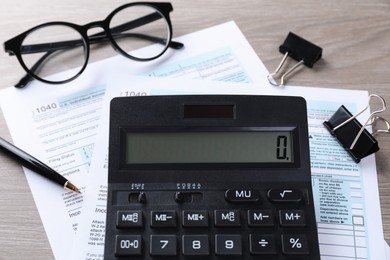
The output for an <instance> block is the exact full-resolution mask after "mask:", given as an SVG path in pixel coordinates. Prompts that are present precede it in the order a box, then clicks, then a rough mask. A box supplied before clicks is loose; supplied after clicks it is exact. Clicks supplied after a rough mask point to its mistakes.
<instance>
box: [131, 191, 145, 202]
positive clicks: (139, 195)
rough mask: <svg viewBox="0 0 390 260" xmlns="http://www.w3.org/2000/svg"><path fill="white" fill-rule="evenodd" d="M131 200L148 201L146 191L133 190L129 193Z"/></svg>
mask: <svg viewBox="0 0 390 260" xmlns="http://www.w3.org/2000/svg"><path fill="white" fill-rule="evenodd" d="M129 202H130V203H145V202H146V194H145V192H131V193H130V194H129Z"/></svg>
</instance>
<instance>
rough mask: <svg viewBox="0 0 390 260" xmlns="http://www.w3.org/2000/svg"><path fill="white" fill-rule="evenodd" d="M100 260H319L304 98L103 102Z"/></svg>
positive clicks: (226, 97)
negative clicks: (106, 105)
mask: <svg viewBox="0 0 390 260" xmlns="http://www.w3.org/2000/svg"><path fill="white" fill-rule="evenodd" d="M109 127H110V131H109V158H108V159H109V164H108V199H107V217H106V218H107V219H106V234H105V249H104V258H105V259H134V260H140V259H154V260H158V259H161V260H165V259H205V260H206V259H219V260H223V259H268V260H271V259H273V260H274V259H275V260H276V259H278V260H282V259H283V260H297V259H309V260H319V259H320V254H319V245H318V234H317V227H316V219H315V211H314V203H313V197H312V184H311V172H310V155H309V138H308V125H307V110H306V102H305V100H304V99H303V98H301V97H287V96H261V95H258V96H256V95H177V96H175V95H172V96H143V97H118V98H114V99H112V101H111V104H110V126H109Z"/></svg>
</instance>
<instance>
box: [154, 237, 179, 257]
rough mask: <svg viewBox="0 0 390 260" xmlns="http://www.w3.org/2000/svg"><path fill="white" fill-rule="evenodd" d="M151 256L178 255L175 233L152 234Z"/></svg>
mask: <svg viewBox="0 0 390 260" xmlns="http://www.w3.org/2000/svg"><path fill="white" fill-rule="evenodd" d="M150 255H151V256H175V255H177V242H176V236H175V235H151V236H150Z"/></svg>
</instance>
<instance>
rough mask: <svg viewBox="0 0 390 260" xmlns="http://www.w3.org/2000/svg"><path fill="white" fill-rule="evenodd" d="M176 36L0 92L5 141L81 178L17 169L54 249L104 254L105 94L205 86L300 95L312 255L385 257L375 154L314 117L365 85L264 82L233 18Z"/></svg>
mask: <svg viewBox="0 0 390 260" xmlns="http://www.w3.org/2000/svg"><path fill="white" fill-rule="evenodd" d="M204 39H208V40H207V44H206V43H205V42H204ZM176 40H178V41H180V42H183V43H184V44H185V49H184V50H180V51H169V52H168V53H167V54H166V55H165V56H164V57H163V58H162V59H160V60H158V61H154V62H150V63H146V64H145V63H141V64H140V63H136V62H132V61H129V60H127V59H126V58H123V57H120V56H118V57H114V58H111V59H107V60H103V61H100V62H97V63H94V64H90V65H89V67H88V69H87V70H86V71H85V72H84V75H82V76H81V77H80V78H79V79H77V80H76V81H74V82H72V83H68V84H66V86H64V85H60V86H48V85H44V84H41V83H39V82H33V83H32V84H31V86H29V87H28V88H26V89H24V90H19V89H16V88H13V87H11V88H9V89H5V90H2V91H1V92H0V103H1V106H2V110H3V113H4V116H5V118H6V121H7V124H8V127H9V129H10V132H11V135H12V138H13V140H14V143H15V144H16V145H17V146H19V147H20V148H22V149H24V150H26V151H27V152H29V153H31V154H33V155H34V156H35V157H37V158H39V159H40V160H41V161H43V162H45V163H47V164H48V165H49V166H51V167H52V168H54V169H55V170H57V171H58V172H60V173H61V174H63V175H65V176H66V177H67V178H68V179H70V180H71V181H72V182H73V183H75V184H77V186H82V190H83V194H82V195H78V194H73V193H70V192H65V191H64V192H61V190H59V188H58V186H56V185H55V184H52V183H51V182H49V181H47V180H46V179H43V178H42V177H41V176H39V175H37V174H34V173H31V172H30V171H29V170H27V169H25V172H26V175H27V178H28V182H29V185H30V187H31V190H32V193H33V196H34V200H35V202H36V204H37V207H38V210H39V212H40V215H41V219H42V222H43V224H44V227H45V230H46V233H47V236H48V238H49V241H50V244H51V247H52V249H53V253H54V255H55V257H56V259H62V258H64V259H65V258H69V256H68V253H69V251H70V252H72V254H73V255H72V256H71V257H70V259H102V258H103V248H104V231H105V208H106V201H105V199H106V195H107V194H106V189H107V147H108V132H107V131H108V129H107V127H108V103H109V101H110V99H111V98H112V97H115V96H137V95H163V94H205V93H207V94H253V95H268V94H272V95H295V96H303V97H305V98H306V100H307V102H308V119H309V134H310V149H311V151H310V152H311V163H312V180H313V190H314V200H315V203H316V205H315V207H316V218H317V223H318V230H319V241H320V250H321V259H329V260H331V259H332V260H336V259H373V260H376V259H385V250H384V247H383V246H384V243H383V241H384V240H383V230H382V225H381V214H380V205H379V195H378V186H377V176H376V167H375V158H374V155H372V156H369V157H368V158H366V159H364V160H362V162H361V163H360V164H355V163H354V162H353V161H352V160H351V159H350V158H349V157H348V155H347V154H346V152H345V151H344V150H343V148H342V147H340V146H339V145H338V143H337V141H336V140H334V138H332V137H331V136H330V134H329V133H328V132H327V130H326V129H325V128H324V127H323V126H322V122H323V121H325V120H327V119H328V118H329V117H330V116H331V115H332V114H333V113H334V112H335V111H336V110H337V108H338V107H339V106H340V105H342V104H343V105H345V106H346V107H348V109H349V110H350V111H351V112H356V111H359V110H361V109H362V108H364V107H365V106H366V105H367V102H368V93H367V92H366V91H350V90H337V89H319V88H315V89H314V88H308V87H291V86H288V87H285V88H283V89H280V88H275V87H271V86H270V85H269V83H268V81H267V75H268V71H267V70H266V68H265V66H264V65H263V63H262V62H261V61H260V60H259V58H258V57H257V55H256V53H255V52H254V51H253V49H252V48H251V46H250V45H249V44H248V42H247V41H246V39H245V37H244V36H243V35H242V33H241V32H240V30H239V29H238V27H237V26H236V24H235V23H234V22H229V23H226V24H222V25H219V26H215V27H212V28H208V29H206V30H203V31H199V32H196V33H192V34H189V35H186V36H183V37H180V38H177V39H176ZM150 48H153V46H151V47H150ZM162 77H164V78H162ZM42 93H45V95H42ZM345 96H348V101H347V100H344V99H343V98H342V97H345ZM15 101H17V102H15ZM20 103H23V104H24V106H23V107H20V106H18V105H17V104H20ZM367 113H368V112H367ZM363 116H364V115H363ZM366 116H367V114H366ZM22 129H30V134H29V135H28V136H25V132H24V131H23V130H22ZM340 158H341V159H340ZM43 186H44V187H45V189H42V188H41V187H43ZM368 202H369V203H368ZM53 214H55V217H54V218H55V219H56V220H57V221H55V223H53V221H52V219H53ZM58 223H61V225H58ZM69 248H73V250H69ZM65 256H67V257H65Z"/></svg>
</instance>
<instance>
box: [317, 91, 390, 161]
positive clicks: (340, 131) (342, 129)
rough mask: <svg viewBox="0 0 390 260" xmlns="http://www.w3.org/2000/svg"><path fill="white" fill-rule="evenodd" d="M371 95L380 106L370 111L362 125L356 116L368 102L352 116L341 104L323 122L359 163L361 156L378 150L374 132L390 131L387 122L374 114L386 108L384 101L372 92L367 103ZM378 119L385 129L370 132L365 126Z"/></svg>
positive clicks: (389, 125)
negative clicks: (377, 100) (377, 99)
mask: <svg viewBox="0 0 390 260" xmlns="http://www.w3.org/2000/svg"><path fill="white" fill-rule="evenodd" d="M373 97H376V98H379V99H380V100H381V102H382V108H381V109H379V110H376V111H374V112H372V113H371V115H370V117H369V118H368V119H367V121H366V123H365V124H364V125H363V126H362V125H361V124H360V122H359V121H358V120H357V119H356V117H357V116H359V115H360V114H362V113H363V112H364V111H365V110H367V109H368V107H369V104H368V105H367V106H366V107H365V108H364V109H363V110H361V111H360V112H359V113H357V114H356V115H354V116H352V114H351V113H350V112H349V111H348V110H347V109H346V108H345V107H344V106H341V107H340V108H339V109H338V110H337V111H336V113H335V114H334V115H333V116H332V117H331V118H330V119H329V121H325V122H324V125H325V127H326V128H327V129H328V130H329V132H330V133H331V134H332V135H333V136H335V137H336V138H337V140H338V141H339V142H340V143H341V145H342V146H343V147H344V148H345V149H346V150H347V152H348V153H349V154H350V155H351V157H352V159H353V160H354V161H355V162H356V163H359V162H360V160H361V159H362V158H364V157H366V156H368V155H370V154H372V153H375V152H377V151H378V150H379V146H378V142H377V140H376V139H375V138H374V135H375V134H377V133H381V132H387V133H389V132H390V124H389V122H388V121H387V120H385V119H384V118H382V117H378V116H375V115H376V114H378V113H381V112H383V111H385V110H386V102H385V100H384V99H383V98H382V97H380V96H378V95H375V94H372V95H370V96H369V103H370V100H371V98H373ZM379 121H382V122H384V123H385V124H386V127H387V129H385V130H377V131H375V132H374V133H373V134H370V133H369V132H368V131H367V129H366V128H365V127H366V126H368V125H373V124H375V123H377V122H379Z"/></svg>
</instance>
